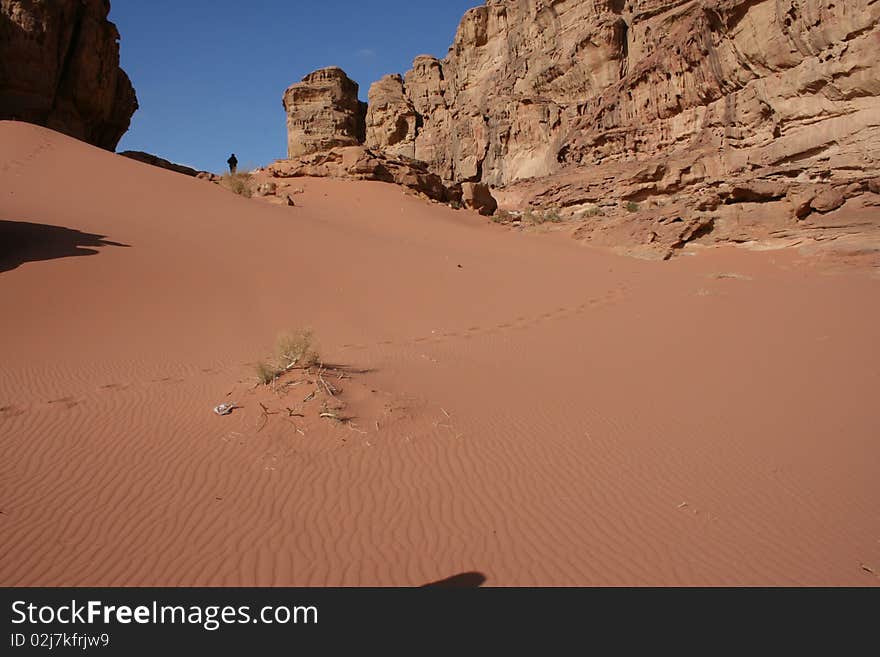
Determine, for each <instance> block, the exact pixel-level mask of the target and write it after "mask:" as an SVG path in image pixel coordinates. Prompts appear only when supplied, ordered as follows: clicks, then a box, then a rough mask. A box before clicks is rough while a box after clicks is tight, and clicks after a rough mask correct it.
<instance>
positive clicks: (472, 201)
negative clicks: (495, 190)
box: [461, 182, 498, 217]
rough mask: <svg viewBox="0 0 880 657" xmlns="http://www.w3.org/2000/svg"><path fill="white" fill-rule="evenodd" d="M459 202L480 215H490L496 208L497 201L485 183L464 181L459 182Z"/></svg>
mask: <svg viewBox="0 0 880 657" xmlns="http://www.w3.org/2000/svg"><path fill="white" fill-rule="evenodd" d="M461 202H462V204H463V205H464V207H466V208H468V209H470V210H476V211H477V212H479V213H480V214H481V215H483V216H486V217H491V216H492V215H493V214H495V211H496V210H497V209H498V202H497V201H496V200H495V197H493V196H492V192H491V191H489V186H488V185H486V184H485V183H472V182H466V183H462V184H461Z"/></svg>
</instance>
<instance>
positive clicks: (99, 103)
mask: <svg viewBox="0 0 880 657" xmlns="http://www.w3.org/2000/svg"><path fill="white" fill-rule="evenodd" d="M109 11H110V3H109V1H108V0H27V1H26V0H0V119H16V120H20V121H27V122H30V123H37V124H39V125H43V126H46V127H49V128H52V129H53V130H58V131H59V132H63V133H65V134H68V135H70V136H72V137H76V138H78V139H82V140H83V141H86V142H89V143H91V144H94V145H96V146H100V147H102V148H106V149H108V150H113V149H115V148H116V144H117V143H118V142H119V139H120V138H121V137H122V135H123V134H124V133H125V132H126V130H128V127H129V123H130V121H131V117H132V115H133V114H134V112H135V110H136V109H137V107H138V105H137V98H136V96H135V92H134V88H133V87H132V85H131V82H130V81H129V79H128V76H127V75H126V74H125V72H124V71H123V70H122V69H121V68H120V67H119V44H118V41H119V32H118V31H117V29H116V26H115V25H114V24H113V23H111V22H109V21H108V20H107V15H108V14H109Z"/></svg>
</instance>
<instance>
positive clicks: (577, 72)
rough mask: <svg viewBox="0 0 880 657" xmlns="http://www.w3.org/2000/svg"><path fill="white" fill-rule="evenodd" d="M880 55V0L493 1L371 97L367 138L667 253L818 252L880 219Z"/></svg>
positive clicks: (509, 197)
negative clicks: (437, 53)
mask: <svg viewBox="0 0 880 657" xmlns="http://www.w3.org/2000/svg"><path fill="white" fill-rule="evenodd" d="M878 49H880V2H877V0H851V1H848V2H840V1H839V0H554V1H553V2H546V0H488V1H487V2H486V4H485V5H484V6H481V7H477V8H475V9H472V10H470V11H468V12H467V13H466V14H465V16H464V18H463V19H462V22H461V25H460V26H459V28H458V32H457V34H456V36H455V40H454V42H453V45H452V47H451V48H450V51H449V54H448V55H447V57H446V58H444V59H442V60H440V59H437V58H434V57H429V56H420V57H417V58H416V60H415V61H414V63H413V68H412V69H411V70H410V71H409V72H407V73H406V74H405V76H403V79H402V82H401V80H400V78H385V79H384V80H383V81H381V82H380V83H377V85H374V88H375V96H376V100H377V108H376V111H373V110H372V109H371V111H370V120H369V123H370V134H371V135H373V137H372V139H371V140H370V142H369V143H370V145H371V146H373V147H375V148H377V149H390V148H393V149H395V152H399V153H406V154H407V155H410V156H412V157H414V158H416V159H418V160H422V161H425V162H427V163H428V165H429V167H430V170H431V171H433V172H435V173H437V174H438V175H440V176H441V177H442V178H443V179H444V180H445V181H448V182H456V183H463V182H482V183H486V184H489V185H490V186H492V187H493V188H495V189H494V191H493V193H494V195H495V196H496V197H498V198H499V200H500V202H501V206H502V208H504V209H507V210H519V211H526V210H528V211H533V210H541V211H549V212H553V213H554V214H555V213H558V214H559V215H560V216H562V217H563V218H569V219H576V220H578V221H579V222H581V225H580V226H579V228H578V230H577V236H578V237H579V238H581V239H588V240H590V241H595V242H597V243H603V244H610V245H615V244H616V245H621V244H623V245H626V248H627V249H629V250H631V251H633V252H638V253H646V254H650V255H652V257H653V256H655V255H656V256H660V257H668V256H669V254H670V253H672V252H674V251H675V250H676V249H678V248H682V246H683V245H686V244H689V243H692V242H700V241H713V240H714V241H737V242H746V241H752V240H754V239H762V238H764V237H768V238H769V237H772V236H773V235H794V234H796V233H797V234H800V233H802V232H803V231H808V232H809V234H810V235H813V236H815V237H816V239H819V236H821V235H827V236H832V235H835V234H837V232H836V231H838V228H836V227H835V225H834V222H830V221H825V220H824V219H821V217H822V216H831V215H834V214H835V213H838V212H843V211H846V210H847V209H848V208H853V209H854V210H855V211H858V210H859V208H861V207H863V206H864V207H876V200H877V199H876V192H875V191H874V190H873V188H872V187H871V185H872V181H875V180H876V179H877V177H878V175H880V99H878V96H880V58H878V57H877V56H876V53H877V52H878ZM372 95H373V94H371V99H372ZM380 106H381V107H380ZM412 111H414V112H415V117H412ZM412 125H414V126H415V130H412V129H411V127H410V126H412ZM404 126H405V127H406V129H403V128H404ZM398 128H399V129H398ZM384 135H393V138H392V139H387V138H384ZM391 142H393V143H391ZM869 215H870V213H867V214H859V217H860V219H859V220H858V221H856V222H855V225H856V226H857V228H856V230H858V231H862V232H865V231H867V232H870V231H872V230H874V231H876V230H878V229H880V225H878V224H880V222H878V221H876V220H875V221H874V222H873V224H872V223H871V222H870V221H868V220H866V219H865V218H866V217H869ZM817 217H819V218H817ZM811 222H812V223H813V224H815V225H813V226H811V227H808V224H810V223H811ZM838 223H839V222H838ZM823 231H824V232H823Z"/></svg>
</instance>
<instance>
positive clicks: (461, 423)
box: [0, 122, 880, 586]
mask: <svg viewBox="0 0 880 657" xmlns="http://www.w3.org/2000/svg"><path fill="white" fill-rule="evenodd" d="M0 143H2V144H3V147H4V162H3V163H2V164H0V316H2V325H0V326H2V328H0V448H2V451H3V455H4V457H3V459H2V460H0V533H2V536H3V540H2V541H0V584H2V585H126V584H127V585H201V584H205V585H418V584H425V583H428V582H434V581H439V580H444V579H446V578H449V577H454V576H456V575H458V574H462V573H481V574H482V576H484V577H485V578H486V580H485V583H486V584H487V585H536V584H546V585H600V584H601V585H632V584H635V585H696V584H709V585H719V584H810V585H813V584H831V585H838V584H846V585H867V586H876V585H878V584H880V578H878V575H880V496H878V494H877V492H878V489H877V472H878V466H880V441H878V440H877V436H878V435H880V419H878V414H877V411H876V403H875V400H876V393H877V390H878V386H880V351H878V350H877V349H876V326H877V324H878V320H880V304H878V299H880V295H878V292H880V280H878V279H877V278H876V277H872V276H871V275H870V274H869V273H867V272H864V271H858V270H853V271H846V272H843V273H835V274H833V275H832V274H829V273H828V272H827V271H824V270H819V269H817V268H815V267H812V266H810V265H809V264H808V263H805V262H803V261H801V260H800V259H799V258H798V256H797V255H796V254H794V253H790V252H774V253H748V252H744V251H734V250H712V251H707V252H705V253H702V254H700V255H699V256H696V257H692V258H681V259H678V260H675V261H673V262H669V263H651V262H642V261H637V260H631V259H624V258H619V257H614V256H611V255H608V254H605V253H602V252H598V251H593V250H588V249H585V248H583V247H580V246H578V245H577V244H576V243H574V242H573V241H571V240H568V239H566V238H565V237H563V236H558V235H529V234H521V233H517V232H512V231H507V230H505V229H502V228H499V227H497V226H493V225H490V224H489V223H488V222H486V221H485V220H484V219H481V218H478V217H477V216H476V215H473V214H470V213H466V212H455V211H452V210H450V209H448V208H445V207H442V206H437V205H431V204H427V203H425V202H423V201H421V200H419V199H416V198H413V197H411V196H407V195H405V194H404V193H403V192H401V191H400V190H399V189H397V188H395V187H392V186H387V185H382V184H377V183H363V184H358V183H352V182H342V181H330V180H305V181H303V183H302V187H303V188H304V193H303V194H302V195H299V196H298V197H297V202H298V204H299V206H300V207H296V208H286V207H284V208H282V207H273V206H269V205H266V204H263V203H260V202H259V201H249V200H245V199H242V198H239V197H236V196H234V195H232V194H230V193H228V192H226V191H224V190H222V189H220V188H218V187H217V186H214V185H211V184H210V183H207V182H203V181H198V180H193V179H189V178H186V177H184V176H180V175H177V174H173V173H170V172H166V171H162V170H160V169H155V168H152V167H149V166H147V165H143V164H140V163H137V162H134V161H130V160H127V159H125V158H121V157H118V156H115V155H113V154H109V153H106V152H103V151H100V150H97V149H94V148H91V147H89V146H87V145H85V144H82V143H80V142H77V141H74V140H72V139H69V138H66V137H63V136H61V135H59V134H56V133H53V132H51V131H48V130H44V129H41V128H37V127H34V126H29V125H25V124H18V123H11V122H2V123H0ZM719 274H721V276H719ZM730 274H736V276H734V277H732V276H730ZM299 326H311V327H313V328H314V329H315V332H316V334H317V336H318V337H319V340H320V344H321V348H322V353H323V355H324V357H325V359H326V360H327V361H329V362H333V363H337V364H340V365H344V366H346V367H347V368H348V369H349V371H350V372H352V376H351V379H350V380H349V379H343V380H342V385H343V386H344V387H346V395H348V402H349V404H350V406H349V410H350V411H351V414H352V419H351V422H349V423H337V422H333V421H329V420H322V419H319V418H317V417H316V413H315V409H314V408H311V407H309V408H308V409H307V410H308V412H307V417H305V418H298V417H295V418H293V419H292V421H287V420H288V419H290V418H285V417H283V414H282V415H271V416H269V417H266V416H264V414H263V413H262V411H261V408H260V406H259V403H261V402H262V403H264V404H266V405H267V407H269V408H270V409H271V410H272V411H273V412H274V411H278V410H281V409H282V408H283V407H284V406H285V404H286V403H287V401H286V400H284V399H281V398H280V397H278V396H277V395H273V394H272V393H271V391H266V390H265V389H257V390H253V389H252V388H253V370H252V363H253V362H254V361H255V360H256V359H259V358H261V357H263V356H264V355H265V354H266V353H268V352H270V351H271V349H272V345H273V341H274V339H275V337H276V335H277V334H278V332H279V331H282V330H285V329H288V328H293V327H299ZM227 395H231V396H232V397H235V398H236V401H238V402H240V403H242V405H243V406H244V408H243V409H241V410H240V411H238V412H236V413H235V414H234V415H232V416H230V417H226V418H219V417H216V416H214V415H213V414H212V413H211V408H212V407H213V406H214V405H215V404H217V403H219V402H221V401H224V400H226V399H230V398H232V397H228V396H227ZM462 579H470V578H469V577H464V578H462Z"/></svg>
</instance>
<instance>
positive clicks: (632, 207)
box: [626, 201, 639, 212]
mask: <svg viewBox="0 0 880 657" xmlns="http://www.w3.org/2000/svg"><path fill="white" fill-rule="evenodd" d="M626 209H627V211H629V212H638V211H639V204H638V203H636V202H635V201H629V202H628V203H627V204H626Z"/></svg>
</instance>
